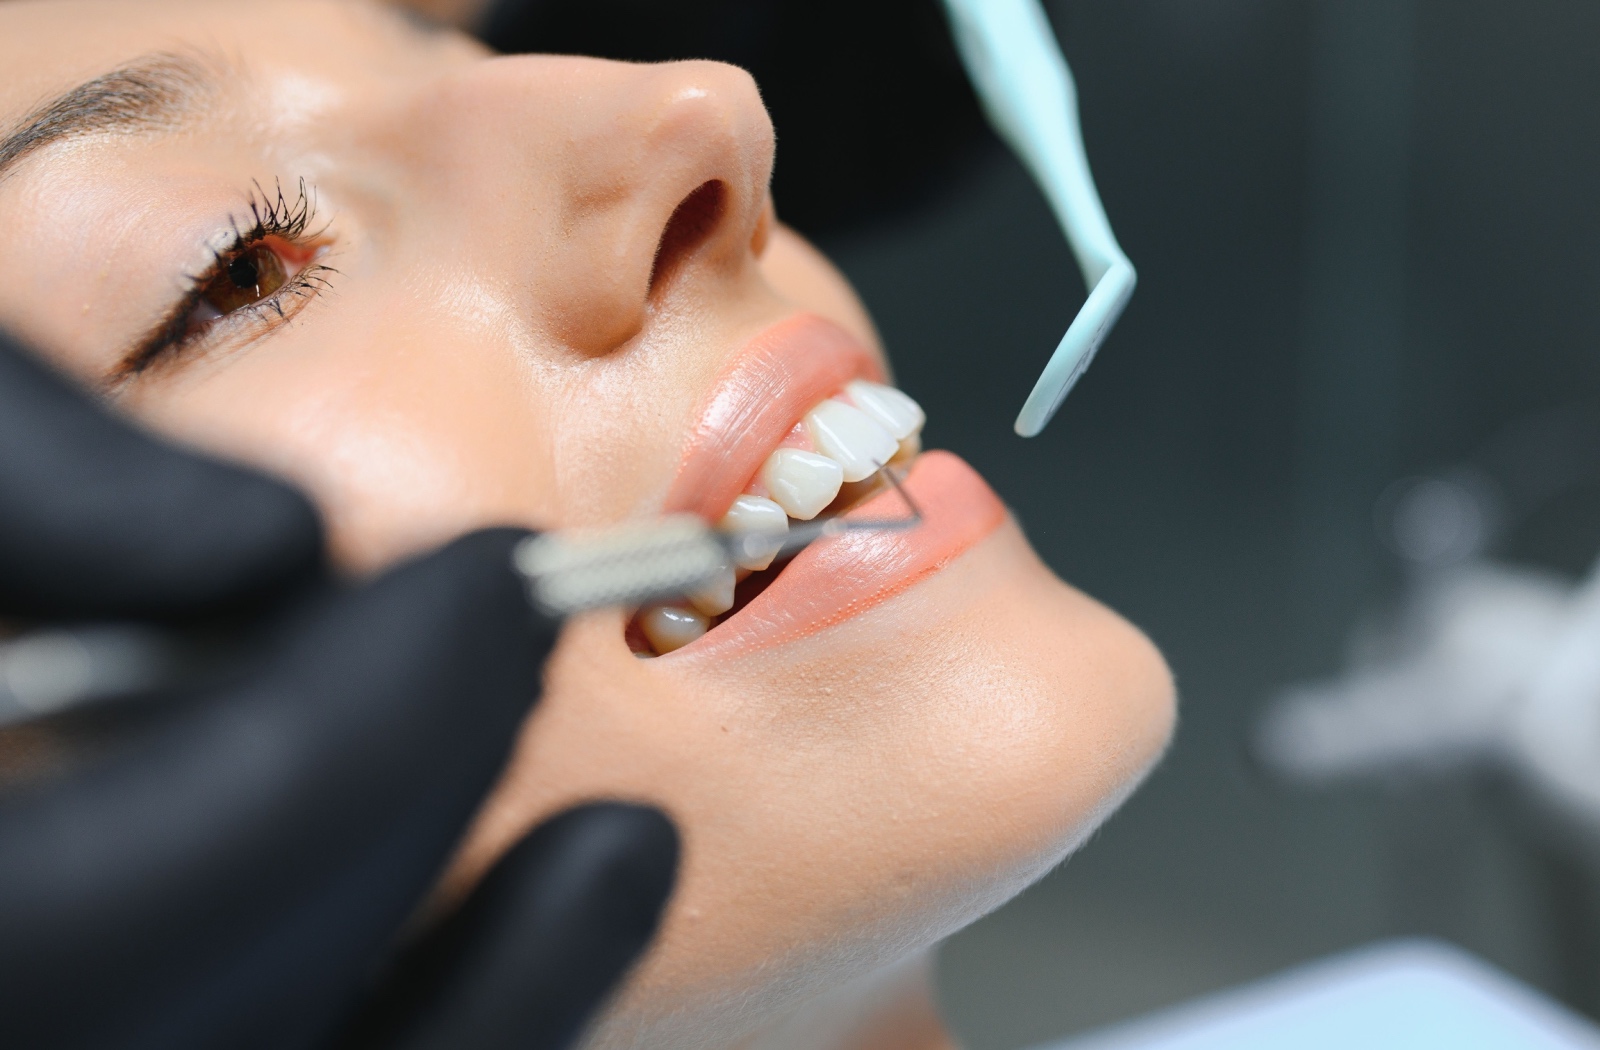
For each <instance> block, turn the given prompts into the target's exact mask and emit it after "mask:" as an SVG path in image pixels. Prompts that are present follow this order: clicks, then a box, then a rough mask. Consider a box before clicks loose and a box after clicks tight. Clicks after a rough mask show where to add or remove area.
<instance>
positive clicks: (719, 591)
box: [689, 569, 738, 616]
mask: <svg viewBox="0 0 1600 1050" xmlns="http://www.w3.org/2000/svg"><path fill="white" fill-rule="evenodd" d="M737 582H738V581H737V580H735V579H734V578H733V570H732V569H729V570H727V571H726V572H724V573H723V574H722V575H720V576H718V577H717V578H716V579H714V580H712V581H711V582H710V583H708V584H706V585H705V586H704V587H702V588H700V589H699V590H698V591H695V592H693V593H692V594H690V595H689V604H690V605H692V606H694V607H695V610H696V611H697V612H700V613H703V614H704V615H706V616H721V615H722V614H723V613H725V612H727V611H728V610H729V609H731V608H733V587H734V584H735V583H737Z"/></svg>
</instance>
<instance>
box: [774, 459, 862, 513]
mask: <svg viewBox="0 0 1600 1050" xmlns="http://www.w3.org/2000/svg"><path fill="white" fill-rule="evenodd" d="M761 481H762V483H763V484H765V485H766V486H767V490H768V491H769V492H771V493H772V499H773V502H775V503H777V504H778V506H780V507H782V508H783V510H784V513H786V514H788V515H789V517H791V518H799V519H800V520H801V521H810V520H811V519H812V518H814V517H816V516H817V515H818V514H820V513H821V512H822V509H823V508H824V507H826V506H827V505H828V504H830V503H832V502H833V498H834V497H835V496H837V495H838V494H839V486H840V485H841V484H843V483H844V470H843V468H842V467H840V466H839V464H838V463H837V462H836V461H834V460H832V459H829V458H828V457H827V456H819V455H817V454H816V453H815V452H806V451H804V450H803V449H798V448H780V449H778V451H776V452H774V453H773V454H772V455H770V456H768V457H767V461H766V463H764V464H762V466H761Z"/></svg>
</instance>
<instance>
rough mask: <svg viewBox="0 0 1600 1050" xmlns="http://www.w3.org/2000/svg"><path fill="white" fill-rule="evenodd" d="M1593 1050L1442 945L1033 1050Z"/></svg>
mask: <svg viewBox="0 0 1600 1050" xmlns="http://www.w3.org/2000/svg"><path fill="white" fill-rule="evenodd" d="M1355 1046H1359V1047H1361V1048H1362V1050H1600V1029H1597V1028H1596V1027H1595V1026H1594V1024H1593V1022H1591V1021H1589V1020H1588V1019H1587V1018H1585V1017H1582V1016H1579V1015H1578V1014H1576V1013H1574V1012H1572V1011H1571V1010H1569V1009H1568V1008H1566V1007H1565V1006H1563V1005H1561V1004H1560V1003H1557V1002H1554V1001H1552V1000H1550V999H1548V998H1546V997H1545V996H1544V995H1542V994H1540V993H1539V992H1537V991H1535V990H1534V989H1532V988H1529V987H1527V986H1526V985H1524V984H1522V983H1521V982H1520V981H1517V980H1516V979H1515V978H1513V977H1511V976H1509V975H1508V974H1505V973H1503V972H1501V971H1500V970H1497V969H1495V968H1494V967H1492V966H1490V965H1488V964H1487V963H1485V962H1484V961H1483V960H1481V959H1479V958H1477V957H1475V956H1473V955H1469V954H1468V953H1467V952H1464V951H1462V950H1461V949H1459V948H1457V947H1455V946H1454V945H1450V944H1446V943H1444V942H1441V941H1433V940H1423V939H1407V940H1395V941H1387V942H1381V943H1379V944H1375V945H1369V946H1367V947H1365V948H1358V949H1356V950H1354V951H1349V952H1344V953H1342V954H1340V955H1337V956H1334V957H1333V958H1331V959H1322V960H1318V961H1317V962H1313V963H1308V964H1306V965H1303V966H1297V967H1295V968H1293V969H1291V970H1289V971H1287V972H1285V973H1280V974H1275V975H1273V976H1271V977H1267V978H1264V979H1262V980H1259V981H1254V982H1252V983H1250V984H1247V985H1245V986H1244V987H1242V988H1232V989H1229V990H1227V991H1222V992H1216V993H1213V994H1211V995H1207V996H1203V997H1201V998H1200V999H1198V1000H1195V1001H1193V1002H1189V1003H1185V1004H1182V1005H1179V1006H1175V1007H1171V1008H1168V1009H1165V1010H1159V1011H1157V1012H1156V1013H1155V1014H1153V1015H1151V1016H1149V1017H1142V1018H1137V1019H1135V1020H1133V1021H1127V1022H1124V1023H1122V1024H1117V1025H1113V1026H1111V1027H1110V1028H1109V1029H1106V1030H1104V1031H1101V1032H1093V1033H1090V1034H1088V1035H1084V1036H1078V1037H1076V1038H1073V1039H1069V1040H1067V1041H1066V1042H1064V1043H1061V1044H1058V1045H1054V1046H1050V1047H1038V1048H1037V1050H1335V1048H1338V1050H1344V1048H1346V1047H1355Z"/></svg>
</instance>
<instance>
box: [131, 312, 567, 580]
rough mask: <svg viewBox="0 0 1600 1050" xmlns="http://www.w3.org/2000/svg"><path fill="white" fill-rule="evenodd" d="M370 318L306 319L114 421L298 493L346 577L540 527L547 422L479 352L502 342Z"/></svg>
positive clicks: (502, 366) (526, 391)
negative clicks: (127, 421) (127, 419)
mask: <svg viewBox="0 0 1600 1050" xmlns="http://www.w3.org/2000/svg"><path fill="white" fill-rule="evenodd" d="M317 306H318V304H312V305H311V306H310V307H308V309H307V313H308V314H310V313H311V312H312V311H315V310H316V309H317ZM352 314H355V316H351V315H352ZM376 320H377V319H376V318H374V317H372V316H370V315H368V316H361V315H360V314H359V313H358V312H356V311H343V312H341V314H340V316H339V317H338V318H337V319H334V318H332V317H329V316H320V317H319V316H311V317H309V318H308V319H307V320H306V321H305V322H304V323H296V324H293V325H292V326H291V328H290V329H288V330H284V331H281V332H278V333H275V334H274V335H273V336H272V337H271V338H270V339H268V340H266V341H263V342H262V343H260V344H258V345H256V346H254V347H252V348H249V349H247V350H244V351H241V352H239V353H237V354H236V355H234V356H232V357H228V356H226V355H224V356H221V357H219V358H218V359H216V360H214V361H198V362H196V363H195V364H194V365H193V366H191V367H190V368H188V369H187V370H185V371H183V372H181V373H178V374H176V375H174V376H173V377H172V378H171V379H166V378H165V377H154V380H155V381H154V382H152V383H151V384H149V385H148V386H146V387H144V388H142V389H136V390H135V391H134V392H133V393H132V394H131V395H130V397H129V398H128V400H127V403H126V404H127V407H128V408H129V409H130V410H132V411H133V412H134V413H135V414H136V415H138V416H140V417H141V418H142V419H144V420H146V421H147V422H149V423H151V424H152V425H153V426H155V427H156V428H158V429H160V430H162V431H163V432H165V433H167V434H169V435H172V436H174V437H177V438H179V439H180V440H184V441H187V442H190V443H193V444H195V445H198V446H200V447H202V448H205V449H207V450H209V451H211V452H213V453H218V454H221V455H224V456H228V457H232V458H236V459H238V460H241V461H244V462H247V463H250V464H253V465H256V466H259V467H262V468H265V469H266V470H268V471H270V472H272V473H275V474H278V475H279V476H282V477H284V478H286V479H288V480H289V481H291V482H293V483H295V484H297V485H299V486H300V487H302V488H303V489H305V490H306V491H307V492H309V493H310V494H311V496H312V497H313V499H314V500H316V502H317V503H318V505H319V507H320V508H321V509H322V512H323V514H324V517H325V519H326V521H327V523H328V527H329V532H330V540H331V543H332V546H333V548H334V552H335V556H336V557H337V559H338V560H339V561H341V562H342V563H344V564H346V565H348V566H350V567H351V568H354V569H358V570H368V569H373V568H377V567H380V566H382V565H383V564H386V563H388V562H392V561H394V560H396V559H398V558H401V557H404V556H406V555H408V554H412V553H415V552H417V551H419V550H422V549H425V548H427V547H430V546H433V545H435V544H437V543H439V542H442V541H444V540H446V539H448V538H449V537H451V536H453V535H455V534H458V533H460V532H462V531H465V530H467V529H470V528H475V527H480V526H485V525H492V524H535V523H538V522H540V521H545V520H549V519H550V518H551V517H552V515H553V509H552V508H551V507H550V506H548V500H547V498H546V497H547V494H548V493H549V492H550V491H551V489H552V487H553V486H552V483H551V480H550V478H551V474H552V469H551V466H550V458H551V457H550V439H549V436H548V434H547V433H546V431H545V427H544V426H543V424H542V420H543V419H544V418H546V417H547V416H548V413H541V412H540V411H539V404H540V398H541V392H540V391H538V390H535V389H531V388H530V385H529V382H528V379H527V377H526V375H525V374H523V373H522V372H521V371H520V370H519V369H517V368H516V367H515V366H514V360H513V358H512V357H511V355H509V354H506V353H505V352H504V351H503V350H501V351H499V352H488V351H487V350H485V348H486V347H493V346H497V345H503V340H502V341H501V342H500V343H496V342H492V341H488V340H482V339H475V338H473V333H472V332H471V331H470V330H468V331H465V332H463V331H461V330H460V329H459V328H456V327H454V326H435V327H432V328H429V327H426V326H410V327H407V328H404V329H397V328H396V327H395V326H393V325H390V326H388V327H385V326H383V325H381V324H377V323H374V322H375V321H376Z"/></svg>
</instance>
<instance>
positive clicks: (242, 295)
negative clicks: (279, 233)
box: [201, 243, 289, 314]
mask: <svg viewBox="0 0 1600 1050" xmlns="http://www.w3.org/2000/svg"><path fill="white" fill-rule="evenodd" d="M288 280H289V274H288V271H287V270H285V269H284V265H283V259H282V258H281V257H279V255H278V253H277V252H275V251H273V250H272V248H271V246H270V245H268V244H265V243H262V244H253V245H251V246H250V247H248V248H246V249H245V250H244V251H242V252H240V253H239V254H238V255H236V256H234V257H233V258H232V259H230V260H228V263H227V265H226V266H224V267H223V268H222V271H221V272H220V273H218V274H217V275H216V276H215V277H213V278H212V279H211V281H210V283H208V284H207V285H206V287H205V291H204V292H203V293H201V298H202V299H204V300H205V302H206V304H207V305H209V306H210V307H211V308H212V309H214V310H216V311H217V313H219V314H231V313H233V312H234V311H235V310H241V309H243V308H244V307H246V306H253V305H255V304H256V303H258V302H260V301H261V300H263V299H265V298H266V297H267V296H269V295H271V294H272V293H273V292H276V291H277V290H278V289H279V288H282V287H283V286H284V284H285V283H287V282H288Z"/></svg>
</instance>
